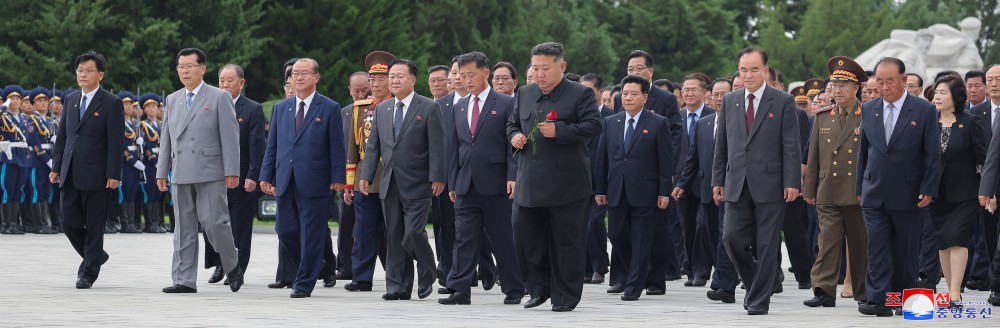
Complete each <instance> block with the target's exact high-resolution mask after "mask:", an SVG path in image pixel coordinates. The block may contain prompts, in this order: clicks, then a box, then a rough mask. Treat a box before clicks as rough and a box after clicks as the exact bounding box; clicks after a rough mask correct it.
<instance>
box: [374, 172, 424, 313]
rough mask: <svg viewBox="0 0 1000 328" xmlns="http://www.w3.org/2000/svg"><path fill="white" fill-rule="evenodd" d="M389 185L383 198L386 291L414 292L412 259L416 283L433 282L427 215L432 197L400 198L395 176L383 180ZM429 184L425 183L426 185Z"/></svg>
mask: <svg viewBox="0 0 1000 328" xmlns="http://www.w3.org/2000/svg"><path fill="white" fill-rule="evenodd" d="M382 182H383V183H386V184H389V186H388V187H389V188H388V192H386V194H385V198H384V199H382V213H383V214H384V215H385V234H386V238H385V239H386V245H387V246H388V254H387V260H386V264H385V291H386V292H389V293H400V294H403V295H410V294H412V292H413V261H414V260H416V262H417V282H418V284H419V286H431V285H433V284H434V276H435V274H436V273H437V264H436V263H435V262H434V251H433V250H432V249H431V244H430V242H429V241H428V240H427V230H426V226H427V218H428V215H429V214H430V208H431V198H430V197H428V198H423V199H404V198H402V197H400V194H399V187H397V185H396V179H389V180H388V181H386V180H382ZM429 187H430V184H428V188H429Z"/></svg>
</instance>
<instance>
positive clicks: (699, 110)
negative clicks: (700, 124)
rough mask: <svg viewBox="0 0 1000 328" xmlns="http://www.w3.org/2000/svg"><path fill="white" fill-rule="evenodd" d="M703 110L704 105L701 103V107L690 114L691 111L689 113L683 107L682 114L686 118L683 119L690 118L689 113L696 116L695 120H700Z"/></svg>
mask: <svg viewBox="0 0 1000 328" xmlns="http://www.w3.org/2000/svg"><path fill="white" fill-rule="evenodd" d="M704 110H705V103H701V107H698V109H696V110H695V111H693V112H692V111H689V110H688V109H687V107H685V108H684V112H685V114H684V115H685V116H687V117H685V119H687V118H689V117H691V113H694V114H696V115H695V117H697V118H701V112H702V111H704Z"/></svg>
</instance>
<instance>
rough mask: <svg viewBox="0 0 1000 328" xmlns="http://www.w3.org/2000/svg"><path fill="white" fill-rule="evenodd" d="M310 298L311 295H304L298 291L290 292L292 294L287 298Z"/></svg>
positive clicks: (304, 293)
mask: <svg viewBox="0 0 1000 328" xmlns="http://www.w3.org/2000/svg"><path fill="white" fill-rule="evenodd" d="M310 296H312V293H306V292H303V291H300V290H292V294H291V295H288V297H289V298H306V297H310Z"/></svg>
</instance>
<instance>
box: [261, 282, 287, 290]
mask: <svg viewBox="0 0 1000 328" xmlns="http://www.w3.org/2000/svg"><path fill="white" fill-rule="evenodd" d="M288 287H292V283H291V282H287V281H275V282H272V283H270V284H267V288H274V289H280V288H288Z"/></svg>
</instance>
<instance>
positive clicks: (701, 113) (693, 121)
mask: <svg viewBox="0 0 1000 328" xmlns="http://www.w3.org/2000/svg"><path fill="white" fill-rule="evenodd" d="M707 91H708V82H707V81H705V80H703V79H701V78H700V77H699V76H698V75H696V74H691V75H688V76H685V77H684V79H683V80H681V94H682V95H683V97H684V109H685V110H683V113H684V116H685V117H684V118H683V119H684V124H683V127H684V136H683V138H681V151H680V154H679V155H680V156H677V157H678V164H677V180H680V179H681V178H680V176H681V173H682V172H683V171H682V170H683V168H684V162H685V161H686V160H687V155H688V153H689V152H690V151H691V148H693V147H692V146H694V142H695V140H694V139H695V137H696V135H697V129H698V120H700V119H701V118H702V117H705V116H708V115H712V114H715V108H712V107H709V106H707V105H705V95H706V92H707ZM678 185H679V184H678ZM701 189H702V188H701V186H700V185H698V184H694V185H692V186H691V188H690V189H688V190H689V191H691V192H690V193H689V194H688V195H687V197H680V198H678V199H677V209H678V214H679V215H680V217H681V219H682V220H683V224H682V225H681V226H683V227H684V250H685V253H686V255H687V259H688V265H689V266H690V270H691V274H690V275H688V280H687V282H685V283H684V286H688V287H691V286H695V287H700V286H705V284H706V283H707V282H708V278H710V276H711V275H712V265H714V263H715V261H714V257H713V256H712V254H714V253H715V243H714V241H715V238H713V236H714V235H717V233H715V232H713V231H718V229H714V230H713V228H717V227H718V225H719V222H718V220H719V218H718V214H719V211H718V209H717V208H716V209H715V210H710V211H708V212H705V213H706V214H708V216H700V215H699V214H700V213H701V212H700V211H699V208H701V207H702V204H704V203H706V202H710V201H711V199H705V200H703V199H701V198H702V196H701V195H702V192H701V191H702V190H701ZM708 194H709V195H711V192H710V191H709V192H708ZM713 220H714V222H713ZM716 237H717V236H716Z"/></svg>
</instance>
